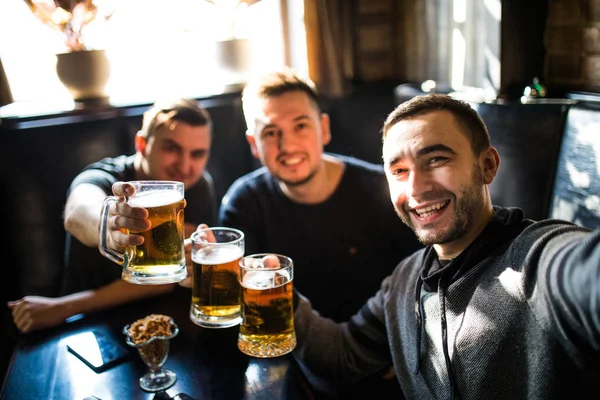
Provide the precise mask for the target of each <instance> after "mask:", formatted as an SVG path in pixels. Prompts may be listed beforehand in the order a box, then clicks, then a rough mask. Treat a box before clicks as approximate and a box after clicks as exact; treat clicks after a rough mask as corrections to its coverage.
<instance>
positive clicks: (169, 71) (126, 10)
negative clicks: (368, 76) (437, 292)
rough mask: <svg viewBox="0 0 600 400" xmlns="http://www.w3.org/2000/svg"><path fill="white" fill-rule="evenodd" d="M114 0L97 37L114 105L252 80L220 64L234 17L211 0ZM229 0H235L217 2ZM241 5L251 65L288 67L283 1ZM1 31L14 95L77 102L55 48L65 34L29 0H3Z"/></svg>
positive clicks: (0, 51) (241, 33)
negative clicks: (227, 28) (32, 7)
mask: <svg viewBox="0 0 600 400" xmlns="http://www.w3.org/2000/svg"><path fill="white" fill-rule="evenodd" d="M105 1H106V0H105ZM112 1H113V3H112V4H113V6H114V13H113V15H112V17H111V18H110V19H109V20H108V22H107V23H106V26H104V27H103V28H105V29H102V32H101V33H102V34H101V35H100V36H99V37H98V38H97V40H96V41H95V44H96V45H97V46H98V47H99V48H105V49H106V51H107V55H108V58H109V60H110V63H111V75H110V80H109V82H108V85H107V92H108V94H109V96H110V98H111V103H113V104H119V103H134V102H152V101H154V99H156V98H158V97H162V96H170V95H177V96H187V97H200V96H203V95H209V94H214V93H218V92H220V91H221V90H222V89H223V87H224V85H226V84H230V83H239V82H242V81H243V80H244V79H245V73H247V72H244V71H236V70H234V69H231V68H228V67H227V65H225V64H222V63H220V60H222V58H221V59H219V54H221V53H220V52H219V48H220V47H219V46H220V44H219V41H220V39H222V38H223V28H224V26H227V23H226V22H225V21H224V19H223V14H221V13H220V9H219V8H217V7H216V6H215V5H213V4H211V3H210V2H208V1H205V0H169V1H168V2H165V1H159V0H112ZM227 1H229V3H231V1H232V0H224V1H221V2H218V4H219V5H223V4H224V3H226V2H227ZM235 3H237V0H235ZM238 11H240V12H239V14H238V17H239V18H238V19H237V20H236V22H237V25H236V35H237V36H238V37H239V38H247V39H248V41H247V42H246V43H247V44H249V45H250V48H249V49H246V50H249V51H250V52H251V55H252V57H251V64H250V65H249V66H248V68H249V69H248V71H261V70H265V69H272V68H278V67H280V66H282V65H283V64H284V51H283V41H282V39H281V38H282V34H281V31H282V25H281V9H280V0H262V1H259V2H256V3H255V4H252V5H251V6H249V7H247V8H245V9H243V10H242V9H239V10H238ZM97 31H99V30H98V29H97ZM0 37H1V38H2V40H1V41H0V58H1V59H2V63H3V65H4V69H5V71H6V75H7V77H8V80H9V83H10V87H11V91H12V94H13V97H14V99H15V101H29V102H32V101H33V102H35V101H41V102H48V101H52V102H53V103H54V104H57V103H62V102H69V101H71V100H70V95H69V93H68V91H67V90H66V88H64V86H63V85H62V84H61V83H60V81H59V80H58V77H57V76H56V69H55V64H56V57H55V54H56V53H60V52H62V51H64V46H63V35H62V33H61V32H59V31H58V30H54V29H52V28H51V27H48V26H46V25H44V24H43V23H42V22H41V21H39V20H38V19H37V18H36V17H34V15H33V14H32V12H31V11H30V10H29V8H28V7H27V5H26V3H25V1H24V0H2V1H1V2H0ZM230 61H231V59H230Z"/></svg>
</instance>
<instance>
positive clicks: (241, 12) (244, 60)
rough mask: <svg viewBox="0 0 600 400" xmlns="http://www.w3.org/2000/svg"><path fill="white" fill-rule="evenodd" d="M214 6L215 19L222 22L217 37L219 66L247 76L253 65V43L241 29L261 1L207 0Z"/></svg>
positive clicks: (216, 33)
mask: <svg viewBox="0 0 600 400" xmlns="http://www.w3.org/2000/svg"><path fill="white" fill-rule="evenodd" d="M205 1H206V2H208V3H210V4H212V5H213V6H214V11H215V18H216V20H218V21H222V23H221V24H219V26H220V27H221V30H220V31H218V32H215V35H216V39H217V40H216V57H217V63H218V65H219V66H220V67H221V68H222V69H223V70H225V71H228V72H230V73H232V74H236V75H242V76H243V75H245V74H246V73H247V72H248V71H249V70H250V68H251V64H252V42H251V40H250V39H249V38H248V37H247V36H246V34H245V32H243V29H242V28H241V22H242V20H243V18H244V17H245V16H246V15H247V14H246V13H247V12H248V8H249V7H250V6H252V5H253V4H255V3H258V2H259V1H260V0H205Z"/></svg>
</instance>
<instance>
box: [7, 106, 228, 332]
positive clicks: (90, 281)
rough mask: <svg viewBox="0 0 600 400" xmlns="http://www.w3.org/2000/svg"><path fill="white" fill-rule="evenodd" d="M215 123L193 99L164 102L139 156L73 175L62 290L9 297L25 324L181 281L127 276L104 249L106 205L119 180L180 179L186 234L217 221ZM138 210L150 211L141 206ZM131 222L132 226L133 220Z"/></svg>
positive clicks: (145, 130) (139, 139) (148, 123)
mask: <svg viewBox="0 0 600 400" xmlns="http://www.w3.org/2000/svg"><path fill="white" fill-rule="evenodd" d="M211 129H212V126H211V119H210V116H209V114H208V112H207V111H206V110H204V109H203V108H201V107H200V106H199V105H198V103H197V102H196V101H195V100H188V99H178V100H174V101H169V102H158V103H157V104H155V105H154V106H153V107H151V108H150V109H149V110H148V111H146V113H145V114H144V121H143V125H142V129H141V130H140V131H139V132H138V133H137V135H136V137H135V149H136V152H135V154H133V155H130V156H128V155H123V156H118V157H115V158H105V159H103V160H100V161H98V162H96V163H93V164H91V165H88V166H87V167H85V168H84V170H83V171H82V172H81V173H80V174H79V175H77V176H76V177H75V179H74V180H73V182H72V183H71V186H70V187H69V190H68V192H67V202H66V206H65V216H64V217H65V220H64V225H65V230H66V231H67V238H66V249H65V250H66V251H65V264H66V266H65V267H66V268H65V278H66V279H65V284H64V288H63V295H62V296H60V297H56V298H48V297H41V296H25V297H24V298H22V299H20V300H16V301H13V302H10V303H9V307H10V308H11V309H12V314H13V320H14V322H15V324H16V325H17V327H18V328H19V330H21V331H22V332H29V331H33V330H37V329H44V328H49V327H52V326H55V325H58V324H61V323H63V322H64V321H65V319H66V318H69V317H71V316H73V315H76V314H80V313H89V312H93V311H97V310H101V309H106V308H109V307H114V306H117V305H119V304H123V303H126V302H130V301H134V300H138V299H143V298H146V297H150V296H156V295H159V294H163V293H166V292H168V291H171V290H172V289H173V288H174V287H175V285H174V284H171V285H136V284H130V283H128V282H125V281H123V280H121V268H120V267H119V266H118V265H117V264H115V263H113V262H112V261H110V260H108V259H107V258H104V257H103V256H102V255H101V254H100V252H99V251H98V223H99V221H100V210H101V208H102V203H103V201H104V199H105V197H106V196H109V195H112V194H113V191H112V186H113V184H114V183H116V182H118V181H132V180H150V179H151V180H174V181H181V182H183V183H184V186H185V199H186V201H187V207H186V208H185V220H186V228H185V229H186V237H187V236H189V235H190V234H191V232H193V231H194V230H195V229H196V226H197V225H198V224H199V223H202V222H205V223H206V222H207V221H214V220H215V219H216V209H217V206H216V200H215V195H214V187H213V182H212V178H211V176H210V175H209V174H208V173H207V172H206V171H205V166H206V163H207V161H208V158H209V155H210V146H211ZM133 212H137V213H142V214H143V215H147V211H146V210H145V209H143V208H139V207H138V208H136V209H134V211H133ZM144 213H145V214H144ZM119 223H121V225H120V226H119V227H118V228H128V229H135V228H136V227H137V226H136V225H135V223H136V221H135V220H129V219H125V218H122V219H120V220H119ZM131 223H133V224H134V225H128V224H131ZM118 228H117V229H118ZM146 229H147V228H146ZM140 230H144V229H140ZM136 240H138V239H136ZM135 244H139V243H135Z"/></svg>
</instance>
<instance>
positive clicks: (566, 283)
mask: <svg viewBox="0 0 600 400" xmlns="http://www.w3.org/2000/svg"><path fill="white" fill-rule="evenodd" d="M383 138H384V139H383V159H384V169H385V172H386V175H387V179H388V183H389V187H390V193H391V198H392V203H393V205H394V208H395V209H396V212H397V214H398V215H399V216H400V218H401V219H402V221H403V222H404V223H405V224H406V225H407V226H409V227H411V228H412V229H413V230H414V232H415V234H416V235H417V236H418V238H419V240H420V241H421V242H422V243H423V244H425V245H426V246H427V247H426V248H424V249H421V250H419V251H417V252H415V253H414V254H413V255H411V256H410V257H408V258H405V259H404V260H402V261H401V262H400V264H399V265H398V266H397V268H396V269H395V270H394V272H393V273H392V274H391V275H390V276H389V277H387V278H386V279H385V280H384V281H383V283H382V285H381V288H380V289H379V291H378V292H377V293H375V295H374V296H373V297H371V298H370V299H369V300H368V302H367V303H366V304H365V305H364V307H363V308H362V309H361V310H360V312H359V313H357V314H356V315H355V316H353V317H352V318H351V319H350V321H349V322H347V323H342V324H336V323H335V322H334V321H331V320H329V319H326V318H323V317H321V316H319V315H318V314H316V313H314V312H312V310H311V305H310V302H309V300H310V297H308V298H305V297H303V296H302V295H297V296H296V300H297V303H296V306H297V307H296V312H295V319H294V321H295V327H296V335H297V339H298V346H297V348H296V350H295V351H294V355H295V356H296V358H297V359H298V360H300V362H301V363H302V364H303V365H304V366H305V367H307V368H309V369H310V370H311V371H312V372H313V373H315V374H317V375H319V376H321V377H324V378H328V379H334V380H336V381H339V382H346V381H353V380H356V379H360V378H361V377H363V376H365V375H368V374H370V373H372V372H373V371H377V370H379V369H381V368H382V367H383V366H385V365H388V364H389V363H390V362H392V363H393V365H394V368H395V372H396V376H397V378H398V381H399V382H400V386H401V388H402V391H403V392H404V395H405V397H406V398H407V399H477V400H479V399H525V398H527V399H544V400H548V399H565V398H589V396H590V395H589V394H588V393H599V390H600V381H599V380H598V377H599V376H600V230H596V231H593V232H592V231H590V230H588V229H586V228H583V227H580V226H577V225H574V224H572V223H569V222H565V221H559V220H545V221H539V222H534V221H532V220H528V219H525V218H524V216H523V213H522V211H521V210H520V209H517V208H500V207H495V206H493V205H492V202H491V198H490V192H489V189H488V185H489V184H490V183H491V182H492V181H493V179H494V177H495V175H496V172H497V170H498V167H499V165H500V157H499V155H498V152H497V150H496V149H495V148H494V147H492V146H491V143H490V138H489V135H488V132H487V128H486V127H485V125H484V123H483V121H482V120H481V119H480V118H479V116H478V115H477V113H476V112H475V111H474V110H473V109H472V108H471V107H470V106H469V105H468V104H466V103H463V102H461V101H459V100H456V99H453V98H451V97H449V96H444V95H428V96H419V97H415V98H414V99H412V100H410V101H408V102H405V103H403V104H401V105H400V106H398V107H397V108H396V109H395V110H394V111H393V112H392V113H391V114H390V115H389V116H388V118H387V120H386V122H385V124H384V127H383ZM594 398H596V397H594Z"/></svg>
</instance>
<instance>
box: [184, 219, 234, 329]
mask: <svg viewBox="0 0 600 400" xmlns="http://www.w3.org/2000/svg"><path fill="white" fill-rule="evenodd" d="M191 239H192V263H193V268H194V280H193V286H192V305H191V307H190V319H191V320H192V322H194V323H195V324H196V325H199V326H202V327H205V328H228V327H231V326H235V325H239V323H240V321H241V317H240V283H239V280H238V279H239V278H238V275H239V262H240V260H241V258H242V256H243V255H244V233H243V232H242V231H240V230H237V229H233V228H222V227H214V228H206V229H201V230H198V231H196V232H194V233H193V234H192V236H191Z"/></svg>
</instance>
